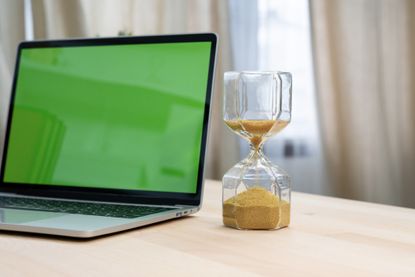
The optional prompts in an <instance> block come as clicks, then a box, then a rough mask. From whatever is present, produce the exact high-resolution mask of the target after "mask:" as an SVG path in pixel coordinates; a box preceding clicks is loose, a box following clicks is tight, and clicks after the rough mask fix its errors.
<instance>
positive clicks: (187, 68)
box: [0, 33, 217, 237]
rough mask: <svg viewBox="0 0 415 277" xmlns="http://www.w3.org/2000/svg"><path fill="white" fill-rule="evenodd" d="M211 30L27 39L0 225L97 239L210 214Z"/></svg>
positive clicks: (7, 147) (7, 146) (12, 112)
mask: <svg viewBox="0 0 415 277" xmlns="http://www.w3.org/2000/svg"><path fill="white" fill-rule="evenodd" d="M216 44H217V38H216V35H215V34H213V33H205V34H184V35H162V36H145V37H118V38H93V39H70V40H54V41H33V42H22V43H21V44H20V45H19V47H18V53H17V62H16V68H15V73H14V81H13V86H12V96H11V101H10V108H9V116H8V122H7V130H6V136H5V142H4V151H3V155H2V166H1V172H0V174H1V176H0V179H1V180H0V229H1V230H9V231H10V230H11V231H22V232H31V233H42V234H52V235H61V236H70V237H95V236H100V235H104V234H108V233H113V232H119V231H122V230H127V229H131V228H135V227H140V226H145V225H149V224H152V223H155V222H160V221H164V220H169V219H174V218H179V217H183V216H187V215H189V214H193V213H195V212H197V211H198V210H199V209H200V206H201V201H202V189H203V169H204V158H205V151H206V139H207V132H208V121H209V120H208V119H209V108H210V101H211V91H212V82H213V76H214V65H215V59H216Z"/></svg>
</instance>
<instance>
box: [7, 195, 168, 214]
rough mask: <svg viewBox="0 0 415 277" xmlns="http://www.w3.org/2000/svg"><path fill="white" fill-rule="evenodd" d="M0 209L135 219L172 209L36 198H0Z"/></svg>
mask: <svg viewBox="0 0 415 277" xmlns="http://www.w3.org/2000/svg"><path fill="white" fill-rule="evenodd" d="M0 208H9V209H21V210H36V211H46V212H57V213H69V214H84V215H97V216H108V217H121V218H135V217H140V216H146V215H150V214H155V213H161V212H165V211H169V210H174V208H164V207H150V206H133V205H119V204H107V203H88V202H76V201H60V200H49V199H36V198H20V197H9V196H0Z"/></svg>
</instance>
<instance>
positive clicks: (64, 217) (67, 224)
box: [0, 209, 132, 231]
mask: <svg viewBox="0 0 415 277" xmlns="http://www.w3.org/2000/svg"><path fill="white" fill-rule="evenodd" d="M131 221H132V220H131V219H126V218H114V217H112V218H111V217H101V216H92V215H81V214H65V213H54V212H43V211H31V210H18V209H0V223H5V224H16V225H25V226H32V227H45V228H56V229H68V230H79V231H90V230H96V229H101V228H106V227H111V226H116V225H121V224H125V223H129V222H131Z"/></svg>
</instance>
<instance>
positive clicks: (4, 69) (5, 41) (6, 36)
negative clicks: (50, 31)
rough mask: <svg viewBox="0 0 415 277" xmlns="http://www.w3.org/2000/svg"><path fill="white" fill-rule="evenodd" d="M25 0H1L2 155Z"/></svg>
mask: <svg viewBox="0 0 415 277" xmlns="http://www.w3.org/2000/svg"><path fill="white" fill-rule="evenodd" d="M23 14H24V9H23V0H14V1H9V0H0V155H1V153H2V152H3V140H4V130H5V126H6V119H7V113H8V110H9V97H10V91H11V85H12V78H13V71H14V63H15V59H16V49H17V45H18V44H19V42H20V41H22V40H23V39H24V35H25V29H24V20H23V18H24V16H23Z"/></svg>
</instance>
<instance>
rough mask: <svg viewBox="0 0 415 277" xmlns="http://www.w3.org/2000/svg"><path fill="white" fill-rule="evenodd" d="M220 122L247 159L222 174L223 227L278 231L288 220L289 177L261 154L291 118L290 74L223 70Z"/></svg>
mask: <svg viewBox="0 0 415 277" xmlns="http://www.w3.org/2000/svg"><path fill="white" fill-rule="evenodd" d="M224 82H225V94H224V121H225V124H226V125H227V126H228V127H229V128H230V129H231V130H232V131H233V132H235V133H237V134H238V135H240V136H241V137H243V138H244V139H246V140H248V142H249V143H250V148H251V150H250V153H249V154H248V156H247V157H246V158H245V159H243V160H242V161H240V162H239V163H237V164H236V165H235V166H234V167H232V168H231V169H229V170H228V172H226V174H225V175H224V176H223V179H222V183H223V195H222V196H223V223H224V225H226V226H229V227H233V228H237V229H279V228H282V227H286V226H288V224H289V222H290V196H291V188H290V177H289V176H288V174H287V173H286V172H285V171H284V170H283V169H281V168H280V167H278V166H276V165H274V164H273V163H272V162H271V161H270V160H269V159H268V158H267V157H266V156H265V155H264V153H263V151H262V148H263V144H264V142H265V141H266V140H267V139H268V138H269V137H271V136H273V135H275V134H277V133H278V132H279V131H281V130H282V129H283V128H285V127H286V126H287V124H288V123H289V122H290V120H291V74H290V73H286V72H226V73H225V76H224Z"/></svg>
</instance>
